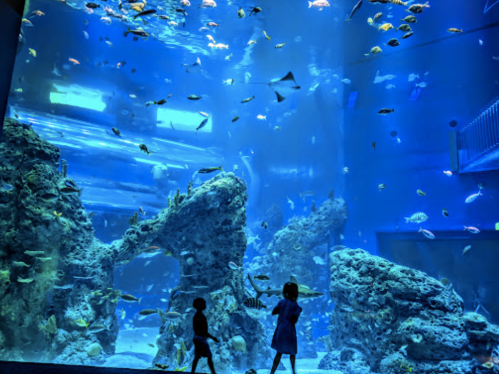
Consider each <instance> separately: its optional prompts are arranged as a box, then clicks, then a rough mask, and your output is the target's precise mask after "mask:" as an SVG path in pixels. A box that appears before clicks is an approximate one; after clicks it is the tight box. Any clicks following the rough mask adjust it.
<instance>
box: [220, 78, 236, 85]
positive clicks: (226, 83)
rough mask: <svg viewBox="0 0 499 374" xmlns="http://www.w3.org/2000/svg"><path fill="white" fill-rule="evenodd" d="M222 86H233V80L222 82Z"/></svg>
mask: <svg viewBox="0 0 499 374" xmlns="http://www.w3.org/2000/svg"><path fill="white" fill-rule="evenodd" d="M222 83H223V84H225V85H226V86H233V85H234V79H227V80H225V81H222Z"/></svg>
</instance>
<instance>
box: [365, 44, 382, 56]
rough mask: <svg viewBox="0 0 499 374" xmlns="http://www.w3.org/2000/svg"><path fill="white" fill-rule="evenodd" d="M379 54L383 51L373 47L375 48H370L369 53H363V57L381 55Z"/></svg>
mask: <svg viewBox="0 0 499 374" xmlns="http://www.w3.org/2000/svg"><path fill="white" fill-rule="evenodd" d="M381 52H383V50H382V49H381V48H380V47H378V46H375V47H372V48H371V51H370V52H369V53H365V54H364V55H365V56H369V55H370V54H372V55H376V54H378V53H381Z"/></svg>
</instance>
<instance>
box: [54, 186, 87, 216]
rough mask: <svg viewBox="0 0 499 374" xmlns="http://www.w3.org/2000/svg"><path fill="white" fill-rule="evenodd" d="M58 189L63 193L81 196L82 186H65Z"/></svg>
mask: <svg viewBox="0 0 499 374" xmlns="http://www.w3.org/2000/svg"><path fill="white" fill-rule="evenodd" d="M59 191H60V192H62V193H63V194H64V195H78V196H81V192H82V191H83V188H81V189H77V188H75V187H71V186H65V187H63V188H60V189H59ZM54 213H55V212H54Z"/></svg>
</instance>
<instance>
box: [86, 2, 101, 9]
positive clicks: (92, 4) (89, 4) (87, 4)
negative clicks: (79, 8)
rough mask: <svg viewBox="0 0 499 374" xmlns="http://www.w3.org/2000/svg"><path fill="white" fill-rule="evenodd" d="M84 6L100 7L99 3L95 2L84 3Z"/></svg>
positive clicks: (90, 7)
mask: <svg viewBox="0 0 499 374" xmlns="http://www.w3.org/2000/svg"><path fill="white" fill-rule="evenodd" d="M85 7H87V8H89V9H97V8H100V5H99V4H96V3H86V4H85Z"/></svg>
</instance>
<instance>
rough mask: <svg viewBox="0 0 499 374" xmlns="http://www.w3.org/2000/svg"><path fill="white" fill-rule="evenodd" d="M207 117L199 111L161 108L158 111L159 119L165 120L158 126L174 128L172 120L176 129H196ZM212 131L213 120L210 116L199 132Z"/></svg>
mask: <svg viewBox="0 0 499 374" xmlns="http://www.w3.org/2000/svg"><path fill="white" fill-rule="evenodd" d="M204 119H205V118H204V117H203V116H201V115H200V114H199V113H197V112H196V113H193V112H185V111H181V110H173V109H166V108H159V109H158V112H157V120H158V121H163V122H162V123H161V122H160V123H158V125H157V126H158V127H160V128H164V129H170V130H172V131H173V129H172V128H171V126H170V121H171V122H172V124H173V127H174V128H175V130H180V131H196V129H197V128H198V127H199V125H200V124H201V122H203V120H204ZM211 131H212V121H211V117H209V118H208V123H207V124H206V125H205V126H204V127H203V128H202V129H200V130H199V132H211Z"/></svg>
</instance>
